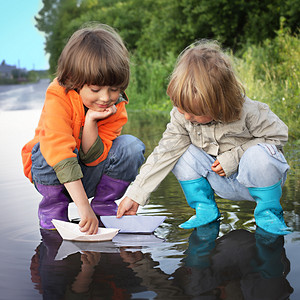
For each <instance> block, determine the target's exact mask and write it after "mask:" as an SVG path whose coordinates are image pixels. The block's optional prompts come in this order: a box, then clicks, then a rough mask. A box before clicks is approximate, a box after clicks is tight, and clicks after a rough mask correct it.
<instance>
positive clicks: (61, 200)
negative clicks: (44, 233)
mask: <svg viewBox="0 0 300 300" xmlns="http://www.w3.org/2000/svg"><path fill="white" fill-rule="evenodd" d="M36 187H37V190H38V191H39V192H40V193H41V194H42V195H43V199H42V201H41V202H40V204H39V209H38V216H39V220H40V226H41V227H42V228H44V229H50V230H51V229H55V227H54V225H53V224H52V222H51V221H52V219H57V220H61V221H65V222H69V218H68V206H69V202H70V201H69V198H68V197H67V195H66V194H65V193H64V189H65V187H64V186H63V185H43V184H39V183H38V184H37V185H36Z"/></svg>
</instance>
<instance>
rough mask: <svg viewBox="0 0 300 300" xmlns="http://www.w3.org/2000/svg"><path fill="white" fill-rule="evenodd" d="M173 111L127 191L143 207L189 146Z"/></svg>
mask: <svg viewBox="0 0 300 300" xmlns="http://www.w3.org/2000/svg"><path fill="white" fill-rule="evenodd" d="M176 112H177V110H176V109H173V110H172V112H171V121H170V123H169V124H168V125H167V129H166V131H165V132H164V134H163V137H162V139H161V140H160V142H159V144H158V146H157V147H156V148H155V149H154V151H153V152H152V153H151V154H150V155H149V157H148V159H147V161H146V162H145V164H144V165H143V166H142V167H141V169H140V173H139V175H138V176H137V177H136V179H135V181H134V182H133V184H132V185H131V186H130V187H129V189H128V191H127V194H126V195H127V196H128V197H129V198H131V199H132V200H134V201H135V202H137V203H139V204H140V205H145V204H147V202H148V201H149V197H150V194H151V193H152V192H153V191H154V190H156V188H157V187H158V186H159V184H160V183H161V182H162V181H163V179H164V178H165V177H166V176H167V175H168V173H169V172H170V171H172V169H173V167H174V165H175V164H176V162H177V161H178V159H179V158H180V157H181V156H182V154H183V153H184V152H185V151H186V149H187V148H188V146H189V145H190V144H191V141H190V137H189V134H188V132H187V130H186V129H185V128H184V127H183V126H182V125H181V124H180V120H179V119H178V118H180V116H179V113H176Z"/></svg>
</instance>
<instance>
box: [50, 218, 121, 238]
mask: <svg viewBox="0 0 300 300" xmlns="http://www.w3.org/2000/svg"><path fill="white" fill-rule="evenodd" d="M52 223H53V225H54V226H55V228H56V229H57V231H58V233H59V234H60V235H61V237H62V238H63V239H64V240H70V241H78V242H99V241H110V240H112V239H113V237H114V236H115V235H116V234H117V233H118V232H119V229H117V228H99V229H98V232H97V234H92V235H90V234H86V233H85V232H81V231H80V229H79V225H78V224H74V223H70V222H64V221H60V220H55V219H53V220H52Z"/></svg>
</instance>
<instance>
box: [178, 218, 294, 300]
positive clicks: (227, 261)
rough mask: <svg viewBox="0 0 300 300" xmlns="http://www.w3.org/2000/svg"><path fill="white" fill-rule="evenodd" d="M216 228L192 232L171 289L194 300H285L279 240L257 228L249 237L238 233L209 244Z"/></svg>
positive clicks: (287, 286) (287, 288) (284, 262)
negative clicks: (182, 263) (174, 283)
mask: <svg viewBox="0 0 300 300" xmlns="http://www.w3.org/2000/svg"><path fill="white" fill-rule="evenodd" d="M218 226H219V224H218V222H215V223H213V224H209V226H204V227H202V228H197V229H196V230H194V231H193V233H192V234H191V236H190V239H189V248H188V250H187V257H186V258H185V259H184V261H185V265H184V266H183V267H181V268H179V269H177V270H176V271H175V273H174V275H173V276H174V278H175V279H174V280H175V282H176V284H177V285H180V286H181V287H182V289H184V290H185V293H186V294H187V295H191V296H193V297H195V296H200V295H202V297H203V298H201V297H200V298H197V299H207V300H208V299H209V300H214V299H247V300H248V299H249V300H253V299H270V300H271V299H272V300H276V299H289V295H290V294H291V293H292V292H293V289H292V288H291V286H290V284H289V283H288V281H287V279H286V276H287V274H288V273H289V270H290V264H289V260H288V259H287V257H286V255H285V249H284V247H283V244H284V238H283V237H282V236H276V235H272V234H269V233H267V232H265V231H263V230H262V229H260V228H258V229H257V230H256V232H255V234H254V233H250V232H249V231H247V230H243V229H240V230H235V231H231V232H229V233H228V234H226V235H224V236H222V237H221V238H219V239H217V240H215V238H216V236H214V234H216V233H217V228H218ZM209 232H210V234H207V233H209Z"/></svg>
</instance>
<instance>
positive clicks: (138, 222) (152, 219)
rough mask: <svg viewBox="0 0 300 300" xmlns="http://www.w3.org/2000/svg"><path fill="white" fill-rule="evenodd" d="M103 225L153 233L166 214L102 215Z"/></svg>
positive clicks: (130, 231)
mask: <svg viewBox="0 0 300 300" xmlns="http://www.w3.org/2000/svg"><path fill="white" fill-rule="evenodd" d="M100 219H101V221H102V223H103V225H104V226H105V227H106V228H119V229H120V232H125V233H152V232H153V231H154V230H155V229H156V228H157V227H158V226H159V225H160V224H161V223H163V221H164V220H165V219H166V216H136V215H134V216H123V217H121V218H119V219H118V218H117V217H116V216H101V217H100Z"/></svg>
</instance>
